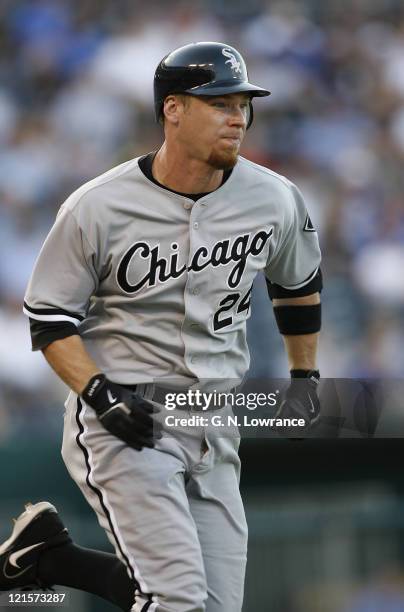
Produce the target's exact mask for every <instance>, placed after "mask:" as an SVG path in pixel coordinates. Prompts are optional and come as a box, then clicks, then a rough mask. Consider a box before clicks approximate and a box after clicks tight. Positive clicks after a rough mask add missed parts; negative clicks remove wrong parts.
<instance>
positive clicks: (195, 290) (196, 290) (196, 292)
mask: <svg viewBox="0 0 404 612" xmlns="http://www.w3.org/2000/svg"><path fill="white" fill-rule="evenodd" d="M191 293H193V294H194V295H199V289H198V287H194V288H193V289H191Z"/></svg>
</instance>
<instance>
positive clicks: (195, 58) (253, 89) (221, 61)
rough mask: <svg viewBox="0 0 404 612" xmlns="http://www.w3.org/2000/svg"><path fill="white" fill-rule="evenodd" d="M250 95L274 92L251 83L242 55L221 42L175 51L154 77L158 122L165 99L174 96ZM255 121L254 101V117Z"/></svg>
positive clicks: (203, 43)
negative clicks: (182, 94) (184, 94)
mask: <svg viewBox="0 0 404 612" xmlns="http://www.w3.org/2000/svg"><path fill="white" fill-rule="evenodd" d="M244 92H245V93H249V94H250V95H251V97H255V96H269V95H270V92H269V91H267V90H266V89H262V87H257V85H252V84H251V83H249V82H248V74H247V67H246V65H245V62H244V60H243V58H242V56H241V54H240V53H239V52H238V51H237V50H236V49H234V48H233V47H230V46H229V45H225V44H223V43H219V42H197V43H191V44H190V45H185V46H184V47H180V48H179V49H175V50H174V51H171V53H169V54H168V55H166V56H165V57H164V58H163V59H162V60H161V62H160V63H159V65H158V66H157V68H156V72H155V74H154V109H155V113H156V119H157V121H159V120H160V118H161V117H162V114H163V104H164V100H165V98H166V97H167V96H168V95H170V94H176V93H186V94H191V95H193V96H222V95H224V94H230V93H244ZM252 119H253V114H252V105H251V102H250V117H249V121H248V125H247V128H249V127H250V125H251V123H252Z"/></svg>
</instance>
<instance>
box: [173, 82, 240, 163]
mask: <svg viewBox="0 0 404 612" xmlns="http://www.w3.org/2000/svg"><path fill="white" fill-rule="evenodd" d="M249 100H250V96H249V95H248V94H228V95H225V96H212V97H210V96H209V97H205V96H204V97H202V96H200V97H196V96H189V97H188V99H187V101H186V104H185V108H184V112H183V114H182V116H181V118H180V125H179V128H180V129H179V132H178V137H179V138H180V139H181V141H182V142H183V143H184V145H185V146H186V147H187V150H188V152H189V155H190V156H191V157H193V158H197V159H200V160H201V161H204V162H206V163H208V164H209V165H210V166H211V167H213V168H215V169H218V170H226V169H230V168H233V166H234V165H235V163H236V162H237V157H238V153H239V150H240V145H241V143H242V141H243V139H244V135H245V131H246V127H247V122H248V114H249Z"/></svg>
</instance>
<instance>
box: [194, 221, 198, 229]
mask: <svg viewBox="0 0 404 612" xmlns="http://www.w3.org/2000/svg"><path fill="white" fill-rule="evenodd" d="M198 227H199V223H198V221H195V223H194V229H198Z"/></svg>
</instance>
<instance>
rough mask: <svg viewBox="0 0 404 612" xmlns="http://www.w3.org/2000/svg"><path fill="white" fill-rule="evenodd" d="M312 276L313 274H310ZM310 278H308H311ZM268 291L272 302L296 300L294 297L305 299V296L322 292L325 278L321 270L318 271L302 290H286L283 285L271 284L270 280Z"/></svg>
mask: <svg viewBox="0 0 404 612" xmlns="http://www.w3.org/2000/svg"><path fill="white" fill-rule="evenodd" d="M310 276H312V274H310ZM310 276H308V278H310ZM266 282H267V289H268V295H269V297H270V299H271V300H273V299H274V298H275V299H282V298H294V297H304V296H305V295H311V294H312V293H316V292H317V291H318V292H321V290H322V288H323V276H322V274H321V270H320V268H319V269H318V271H317V274H316V275H315V276H314V277H313V278H312V280H311V281H309V282H308V283H307V285H303V287H300V289H285V287H282V286H281V285H277V284H276V283H271V281H269V280H268V279H266Z"/></svg>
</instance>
